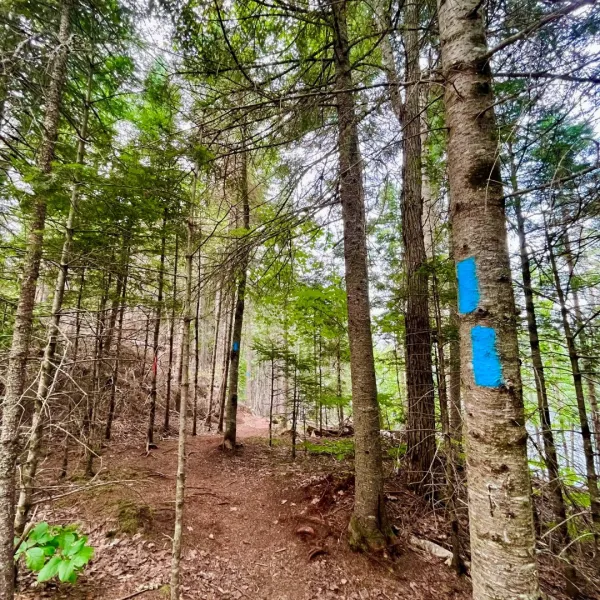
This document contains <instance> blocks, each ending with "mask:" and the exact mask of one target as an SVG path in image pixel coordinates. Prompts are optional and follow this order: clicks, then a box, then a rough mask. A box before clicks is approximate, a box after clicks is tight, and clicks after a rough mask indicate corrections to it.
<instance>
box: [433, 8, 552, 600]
mask: <svg viewBox="0 0 600 600" xmlns="http://www.w3.org/2000/svg"><path fill="white" fill-rule="evenodd" d="M438 9H439V28H440V41H441V54H442V71H443V77H444V81H445V85H444V89H445V108H446V125H447V127H448V132H449V139H448V176H449V187H450V197H451V201H452V204H451V213H450V214H451V227H452V238H453V255H454V260H455V261H456V263H457V274H458V290H459V313H460V316H459V321H460V343H461V378H462V382H463V386H464V388H463V389H464V396H463V399H464V403H465V418H466V425H467V426H466V431H467V435H466V441H467V461H468V469H467V472H468V482H467V484H468V493H469V522H470V530H471V577H472V582H473V598H474V600H514V599H515V598H519V599H521V600H538V599H539V598H540V597H541V595H540V590H539V584H538V575H537V566H536V560H535V535H534V527H533V509H532V503H531V482H530V478H529V466H528V462H527V431H526V429H525V418H524V411H523V395H522V388H521V376H520V371H519V348H518V340H517V319H516V309H515V301H514V296H513V290H512V284H511V274H510V263H509V255H508V248H507V242H506V225H505V214H504V199H503V198H504V192H503V189H502V183H501V180H500V169H499V161H498V158H497V148H498V140H497V137H496V122H495V115H494V109H493V106H494V100H493V95H492V86H491V83H492V82H491V73H490V65H489V61H488V60H481V59H480V57H481V56H482V54H484V53H485V52H486V38H485V26H484V19H483V15H482V12H483V9H482V3H481V2H480V1H479V0H453V1H452V2H449V1H448V0H438Z"/></svg>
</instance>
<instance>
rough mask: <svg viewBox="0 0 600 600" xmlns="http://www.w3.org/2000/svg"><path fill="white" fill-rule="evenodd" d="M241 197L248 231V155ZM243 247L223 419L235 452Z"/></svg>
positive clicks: (226, 441) (244, 266) (245, 257)
mask: <svg viewBox="0 0 600 600" xmlns="http://www.w3.org/2000/svg"><path fill="white" fill-rule="evenodd" d="M241 196H242V211H243V219H244V222H243V225H244V229H245V230H246V231H249V229H250V198H249V190H248V153H247V152H244V153H243V154H242V172H241ZM243 243H244V244H245V247H244V248H243V249H242V257H241V261H240V266H239V269H240V273H239V280H238V288H237V300H236V306H235V317H234V322H233V340H232V344H231V365H230V368H229V396H228V400H227V406H226V417H225V436H224V438H223V445H224V446H225V448H229V449H230V450H235V446H236V430H237V404H238V379H239V366H240V346H241V343H242V325H243V322H244V302H245V296H246V277H247V273H246V272H247V270H248V263H249V260H250V245H249V242H248V241H247V240H244V242H243Z"/></svg>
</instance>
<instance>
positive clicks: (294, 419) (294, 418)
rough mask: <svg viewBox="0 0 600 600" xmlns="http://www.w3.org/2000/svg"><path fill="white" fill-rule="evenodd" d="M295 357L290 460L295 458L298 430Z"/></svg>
mask: <svg viewBox="0 0 600 600" xmlns="http://www.w3.org/2000/svg"><path fill="white" fill-rule="evenodd" d="M297 358H298V357H297ZM297 358H296V360H294V390H293V393H292V460H295V459H296V437H297V430H298V360H297ZM305 433H306V431H305ZM305 437H306V436H305Z"/></svg>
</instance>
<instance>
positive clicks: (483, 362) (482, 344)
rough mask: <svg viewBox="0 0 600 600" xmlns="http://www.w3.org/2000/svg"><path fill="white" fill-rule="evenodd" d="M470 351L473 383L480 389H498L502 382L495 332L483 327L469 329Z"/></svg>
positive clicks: (477, 326) (490, 328)
mask: <svg viewBox="0 0 600 600" xmlns="http://www.w3.org/2000/svg"><path fill="white" fill-rule="evenodd" d="M471 350H472V352H473V358H472V361H473V376H474V377H475V383H476V384H477V385H480V386H482V387H490V388H497V387H500V386H501V385H502V384H503V383H504V380H503V378H502V365H501V364H500V356H499V354H498V348H497V347H496V330H495V329H494V328H493V327H484V326H483V325H476V326H475V327H473V329H471Z"/></svg>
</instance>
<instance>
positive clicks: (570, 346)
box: [546, 227, 600, 543]
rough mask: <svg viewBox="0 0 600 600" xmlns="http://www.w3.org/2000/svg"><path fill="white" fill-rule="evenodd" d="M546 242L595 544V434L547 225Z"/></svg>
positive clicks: (598, 518) (599, 524) (598, 502)
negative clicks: (564, 346)
mask: <svg viewBox="0 0 600 600" xmlns="http://www.w3.org/2000/svg"><path fill="white" fill-rule="evenodd" d="M546 245H547V249H548V256H549V258H550V266H551V268H552V274H553V276H554V285H555V287H556V295H557V297H558V305H559V307H560V314H561V317H562V324H563V329H564V333H565V338H566V340H567V352H568V354H569V361H570V363H571V371H572V375H573V386H574V387H575V398H576V400H577V413H578V416H579V426H580V427H581V438H582V440H583V455H584V457H585V471H586V479H587V485H588V493H589V495H590V512H591V514H592V521H593V532H594V538H595V541H596V543H598V539H599V538H600V496H599V494H598V475H597V473H596V465H595V463H594V447H593V444H592V434H591V431H590V425H589V421H588V417H587V409H586V406H585V396H584V394H583V380H582V376H581V370H580V368H579V355H578V353H577V346H576V344H575V337H574V336H573V330H572V328H571V322H570V321H569V309H568V308H567V299H566V296H565V293H564V290H563V287H562V283H561V281H560V274H559V271H558V267H557V264H556V257H555V255H554V248H553V242H552V239H551V237H550V233H549V232H548V229H547V227H546Z"/></svg>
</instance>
